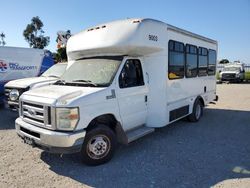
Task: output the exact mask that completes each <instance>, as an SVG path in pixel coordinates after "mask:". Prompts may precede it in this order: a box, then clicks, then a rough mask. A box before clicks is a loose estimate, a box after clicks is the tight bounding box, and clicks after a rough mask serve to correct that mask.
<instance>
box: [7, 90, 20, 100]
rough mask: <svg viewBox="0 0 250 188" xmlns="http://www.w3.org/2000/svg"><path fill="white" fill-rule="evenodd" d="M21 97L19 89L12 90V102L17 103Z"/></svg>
mask: <svg viewBox="0 0 250 188" xmlns="http://www.w3.org/2000/svg"><path fill="white" fill-rule="evenodd" d="M18 97H19V91H18V90H17V89H12V90H11V91H10V94H9V98H10V100H11V101H16V100H17V99H18Z"/></svg>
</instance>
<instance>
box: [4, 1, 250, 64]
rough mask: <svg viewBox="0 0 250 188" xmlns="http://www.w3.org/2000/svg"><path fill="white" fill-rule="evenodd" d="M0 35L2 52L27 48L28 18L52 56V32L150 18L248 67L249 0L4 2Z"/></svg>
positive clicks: (249, 51) (221, 55)
mask: <svg viewBox="0 0 250 188" xmlns="http://www.w3.org/2000/svg"><path fill="white" fill-rule="evenodd" d="M0 7H1V8H0V16H1V21H0V32H2V31H3V32H4V33H5V34H6V42H7V46H20V47H28V43H27V42H26V41H25V40H24V38H23V36H22V33H23V30H24V29H25V27H26V25H27V24H28V23H30V20H31V18H32V17H34V16H39V17H40V19H41V20H42V21H43V23H44V31H45V34H46V35H48V36H50V40H51V42H50V45H49V46H48V47H47V49H49V50H51V51H55V50H56V42H55V40H56V32H57V31H59V30H68V29H70V30H71V32H72V33H77V32H79V31H81V30H83V29H85V28H88V27H90V26H94V25H96V24H100V23H102V22H108V21H112V20H117V19H124V18H133V17H137V18H138V17H140V18H144V17H146V18H154V19H158V20H161V21H164V22H166V23H169V24H172V25H175V26H177V27H180V28H183V29H186V30H189V31H192V32H194V33H197V34H200V35H203V36H206V37H209V38H212V39H215V40H217V41H218V43H219V52H218V59H222V58H228V59H229V60H230V61H234V60H241V61H243V62H245V63H248V64H250V0H206V1H205V0H188V1H187V0H137V1H136V0H124V1H118V0H103V1H101V0H91V1H84V0H71V1H66V0H65V1H64V0H60V1H59V0H43V1H41V0H36V1H34V0H33V1H32V0H24V1H20V0H8V1H7V0H5V1H1V6H0Z"/></svg>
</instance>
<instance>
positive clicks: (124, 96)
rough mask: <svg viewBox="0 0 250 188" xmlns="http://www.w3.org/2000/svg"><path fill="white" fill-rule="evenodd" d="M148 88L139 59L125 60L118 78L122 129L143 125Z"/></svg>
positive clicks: (118, 98)
mask: <svg viewBox="0 0 250 188" xmlns="http://www.w3.org/2000/svg"><path fill="white" fill-rule="evenodd" d="M147 93H148V87H147V85H146V83H145V81H144V74H143V66H142V64H141V61H140V60H139V59H127V60H126V61H125V63H124V65H123V68H122V69H121V72H120V75H119V77H118V89H117V100H118V104H119V109H120V116H121V119H122V124H123V129H124V130H130V129H133V128H134V127H137V126H140V125H143V124H145V122H146V116H147Z"/></svg>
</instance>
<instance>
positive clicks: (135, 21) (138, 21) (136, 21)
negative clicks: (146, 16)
mask: <svg viewBox="0 0 250 188" xmlns="http://www.w3.org/2000/svg"><path fill="white" fill-rule="evenodd" d="M140 22H141V20H134V21H133V23H140Z"/></svg>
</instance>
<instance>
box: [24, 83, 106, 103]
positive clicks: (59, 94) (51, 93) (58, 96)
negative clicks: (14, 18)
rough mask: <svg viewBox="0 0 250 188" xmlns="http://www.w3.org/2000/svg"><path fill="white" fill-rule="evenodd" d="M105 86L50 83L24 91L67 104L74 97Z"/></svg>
mask: <svg viewBox="0 0 250 188" xmlns="http://www.w3.org/2000/svg"><path fill="white" fill-rule="evenodd" d="M104 89H105V88H99V87H75V86H60V85H50V86H45V87H41V88H36V89H32V90H29V91H27V92H25V93H24V95H25V96H27V97H28V96H34V97H42V98H48V99H51V100H53V101H57V102H58V103H59V104H67V103H68V102H69V101H71V100H72V99H75V98H77V97H82V96H85V95H89V94H91V93H95V92H97V91H100V90H104Z"/></svg>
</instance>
